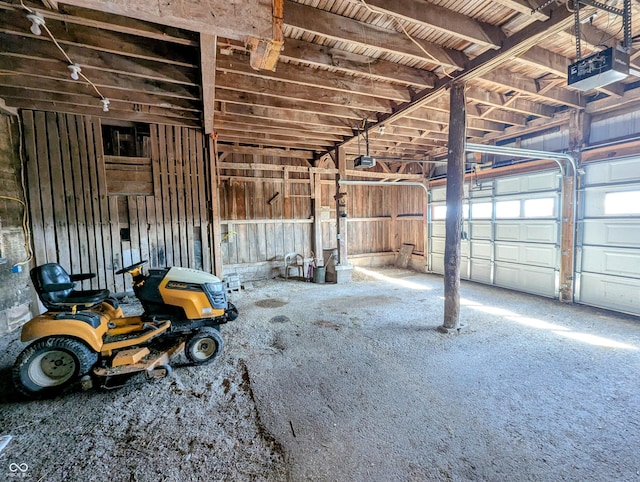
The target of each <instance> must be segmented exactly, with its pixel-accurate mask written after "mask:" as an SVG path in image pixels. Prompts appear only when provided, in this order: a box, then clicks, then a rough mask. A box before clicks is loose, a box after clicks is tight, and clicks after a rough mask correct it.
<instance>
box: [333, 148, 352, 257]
mask: <svg viewBox="0 0 640 482" xmlns="http://www.w3.org/2000/svg"><path fill="white" fill-rule="evenodd" d="M336 163H337V164H338V175H337V176H336V196H335V199H336V228H337V238H338V240H337V241H338V264H340V265H348V264H349V261H348V259H347V188H346V187H345V186H340V184H339V183H338V181H339V180H340V179H346V178H347V159H346V156H345V152H344V147H342V146H340V147H338V149H337V152H336Z"/></svg>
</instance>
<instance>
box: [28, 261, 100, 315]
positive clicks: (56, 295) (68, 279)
mask: <svg viewBox="0 0 640 482" xmlns="http://www.w3.org/2000/svg"><path fill="white" fill-rule="evenodd" d="M30 274H31V281H32V282H33V287H34V288H35V290H36V292H37V293H38V297H39V298H40V301H42V303H43V304H44V306H45V307H46V308H47V309H48V310H49V311H64V310H68V309H69V308H71V307H74V306H75V307H76V309H79V310H86V309H89V308H92V307H93V306H95V305H97V304H100V303H102V302H103V301H105V300H106V299H107V298H109V296H110V295H111V293H109V290H85V291H75V290H74V289H73V288H74V286H75V282H76V281H82V280H86V279H91V278H93V277H95V274H93V273H91V274H77V275H69V274H68V273H67V272H66V271H65V270H64V268H63V267H62V266H60V265H59V264H58V263H47V264H43V265H41V266H36V267H35V268H33V269H32V270H31V273H30Z"/></svg>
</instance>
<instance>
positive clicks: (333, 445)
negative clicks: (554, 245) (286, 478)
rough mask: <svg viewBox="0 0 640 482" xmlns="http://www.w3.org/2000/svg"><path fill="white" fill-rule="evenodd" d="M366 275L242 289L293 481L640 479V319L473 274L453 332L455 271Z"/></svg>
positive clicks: (259, 395)
mask: <svg viewBox="0 0 640 482" xmlns="http://www.w3.org/2000/svg"><path fill="white" fill-rule="evenodd" d="M354 277H355V278H356V280H355V281H354V282H353V283H352V284H350V285H339V286H338V285H324V286H323V285H308V284H304V283H294V282H289V283H285V282H281V281H278V282H274V283H271V284H269V285H267V286H265V287H264V288H263V289H261V290H254V291H252V292H250V293H247V294H246V295H244V296H243V298H241V299H240V300H239V302H238V304H239V306H240V307H241V310H242V313H243V321H242V322H241V323H239V324H238V325H237V326H236V327H237V328H239V330H238V336H239V337H241V338H245V337H247V338H250V337H251V336H250V332H251V331H252V330H255V331H260V332H261V334H260V336H259V337H257V338H256V337H254V343H255V344H254V345H253V346H252V348H251V351H252V353H251V354H250V355H249V356H248V358H247V366H248V369H249V373H250V376H251V383H252V387H253V392H254V395H255V400H256V403H257V407H258V411H259V413H260V417H261V420H262V422H263V424H264V425H265V427H266V429H267V430H269V431H270V432H271V433H272V435H273V436H274V437H275V438H276V439H277V440H278V441H279V442H280V443H281V444H282V446H283V448H284V451H285V453H286V454H287V455H288V459H287V460H288V463H289V465H290V467H289V470H290V474H291V479H292V480H362V481H366V480H380V481H390V480H492V481H494V480H513V481H522V480H598V481H602V480H636V479H637V480H640V475H639V474H640V457H638V451H639V450H640V397H638V382H639V381H640V376H639V375H638V374H639V373H640V350H639V349H640V323H638V320H637V319H634V318H629V317H623V316H616V315H614V314H612V313H608V312H604V311H600V310H594V309H590V308H587V307H580V306H567V305H562V304H560V303H558V302H555V301H552V300H547V299H543V298H539V297H535V296H528V295H523V294H517V293H513V292H509V291H506V290H500V289H493V288H489V287H486V286H482V285H478V284H472V283H463V286H462V298H463V300H462V309H461V319H462V321H463V322H464V323H466V324H468V327H469V328H468V329H467V330H466V331H463V332H462V333H461V334H460V335H442V334H440V333H438V332H437V331H436V327H437V326H439V325H440V324H442V313H443V298H442V296H443V289H442V278H440V277H438V276H432V275H423V274H417V273H414V272H410V271H404V270H397V269H383V270H379V269H378V270H372V271H360V272H359V273H356V274H355V276H354ZM279 302H280V303H279ZM281 303H286V304H284V305H283V306H278V305H279V304H281ZM282 317H286V318H284V319H283V318H282Z"/></svg>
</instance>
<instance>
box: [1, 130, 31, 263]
mask: <svg viewBox="0 0 640 482" xmlns="http://www.w3.org/2000/svg"><path fill="white" fill-rule="evenodd" d="M18 130H19V146H18V155H19V156H20V184H21V186H22V193H23V195H24V196H25V199H26V192H27V184H26V180H25V170H24V158H23V154H22V153H23V145H22V123H21V122H20V120H19V119H18ZM9 132H11V129H9ZM0 199H6V200H8V201H14V202H17V203H20V204H22V209H23V211H22V231H23V233H24V250H25V253H26V255H27V256H26V258H25V259H24V260H23V261H20V262H18V263H15V264H14V266H22V265H25V264H28V263H29V262H30V261H31V260H32V259H33V252H32V251H31V230H30V229H29V210H28V208H27V204H26V203H25V202H24V201H23V200H22V199H18V198H17V197H12V196H4V195H0Z"/></svg>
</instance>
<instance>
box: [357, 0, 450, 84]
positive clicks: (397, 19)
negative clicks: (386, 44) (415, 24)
mask: <svg viewBox="0 0 640 482" xmlns="http://www.w3.org/2000/svg"><path fill="white" fill-rule="evenodd" d="M360 3H361V4H362V5H363V6H364V8H366V9H367V10H369V11H370V12H372V13H376V14H378V15H385V16H387V17H390V18H391V20H393V21H394V22H395V24H396V25H398V26H399V27H400V29H401V30H402V33H404V34H405V35H406V36H407V37H408V38H409V40H411V41H412V42H413V43H414V44H416V45H417V46H418V48H419V49H420V50H422V52H424V54H425V55H426V56H427V57H429V58H430V59H431V60H433V62H434V63H435V64H440V61H439V60H438V59H436V58H435V57H434V56H433V55H431V54H430V53H429V52H427V50H426V49H425V48H424V47H423V46H422V45H420V43H419V42H418V41H417V40H416V39H414V38H413V37H412V36H411V34H409V32H407V29H406V28H404V25H402V22H400V19H399V18H398V17H396V16H395V15H393V14H390V13H388V12H385V11H384V10H379V9H377V8H375V7H370V6H369V4H368V3H367V2H365V0H360ZM440 68H441V69H442V74H443V75H445V76H446V77H449V78H450V79H453V78H454V77H453V76H452V75H451V74H449V73H448V72H447V71H446V69H445V68H444V67H443V66H442V65H440Z"/></svg>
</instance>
